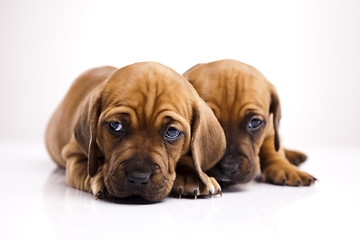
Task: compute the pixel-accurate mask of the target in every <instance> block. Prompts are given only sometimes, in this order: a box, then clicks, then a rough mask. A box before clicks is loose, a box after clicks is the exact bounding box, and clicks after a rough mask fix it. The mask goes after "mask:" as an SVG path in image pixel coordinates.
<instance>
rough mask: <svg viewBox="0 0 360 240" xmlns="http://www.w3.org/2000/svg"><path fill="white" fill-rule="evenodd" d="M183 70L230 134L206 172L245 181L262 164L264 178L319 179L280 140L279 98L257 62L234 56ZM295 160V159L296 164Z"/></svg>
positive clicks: (299, 182)
mask: <svg viewBox="0 0 360 240" xmlns="http://www.w3.org/2000/svg"><path fill="white" fill-rule="evenodd" d="M184 76H185V77H186V78H187V79H188V80H189V81H190V82H191V84H192V85H193V86H194V87H195V89H196V90H197V91H198V93H199V95H200V97H202V98H203V99H204V100H205V102H206V103H207V104H208V105H209V106H210V107H211V109H212V110H213V112H214V113H215V115H216V117H217V118H218V120H219V122H220V124H221V125H222V127H223V129H224V131H225V135H226V152H225V155H224V156H223V157H222V159H221V160H220V161H219V163H217V164H216V166H215V167H213V168H212V169H211V170H209V171H208V172H207V173H208V174H209V176H213V177H215V178H216V180H218V181H219V182H220V183H221V184H223V185H227V184H232V183H245V182H249V181H250V180H252V179H254V178H255V176H256V174H257V173H258V171H259V169H261V172H262V179H263V181H266V182H270V183H274V184H280V185H291V186H308V185H310V184H312V183H313V182H314V181H315V180H316V179H315V178H314V177H313V176H311V175H310V174H308V173H305V172H302V171H300V170H299V169H298V168H297V167H296V166H295V165H299V164H300V163H302V162H303V161H305V159H306V156H305V155H304V154H302V153H300V152H295V151H289V150H285V149H283V148H282V147H281V145H280V138H279V133H278V129H279V122H280V116H281V110H280V100H279V96H278V94H277V92H276V90H275V87H274V86H273V85H272V84H271V83H270V82H268V81H267V80H266V78H265V77H264V76H263V75H262V74H261V73H260V72H259V71H258V70H256V69H255V68H254V67H251V66H249V65H246V64H244V63H241V62H238V61H235V60H221V61H215V62H210V63H207V64H198V65H196V66H194V67H193V68H191V69H189V70H188V71H187V72H186V73H185V74H184ZM289 161H290V162H291V163H293V164H291V163H290V162H289Z"/></svg>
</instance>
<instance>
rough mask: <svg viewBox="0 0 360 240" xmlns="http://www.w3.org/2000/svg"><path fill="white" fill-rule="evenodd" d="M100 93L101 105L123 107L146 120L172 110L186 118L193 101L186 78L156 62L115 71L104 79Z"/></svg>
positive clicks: (188, 117)
mask: <svg viewBox="0 0 360 240" xmlns="http://www.w3.org/2000/svg"><path fill="white" fill-rule="evenodd" d="M190 87H191V86H190ZM103 96H104V99H103V105H104V107H106V108H109V107H119V106H126V107H128V108H129V109H133V110H134V112H136V113H137V115H138V117H139V118H140V119H144V120H146V121H148V122H149V121H150V122H151V121H153V120H154V119H155V117H156V116H158V115H159V114H161V113H162V112H167V113H171V112H172V113H174V114H175V115H177V116H182V117H183V118H185V119H188V120H189V119H191V114H192V103H193V101H194V96H193V92H192V91H191V89H189V83H188V82H187V81H186V79H184V78H183V77H182V76H181V75H179V74H177V73H176V72H175V71H173V70H171V69H169V68H166V67H163V66H162V65H156V64H146V66H136V67H131V68H125V69H120V70H119V71H118V72H115V73H114V74H113V75H112V76H111V77H110V79H109V80H108V82H107V84H106V86H105V89H104V94H103Z"/></svg>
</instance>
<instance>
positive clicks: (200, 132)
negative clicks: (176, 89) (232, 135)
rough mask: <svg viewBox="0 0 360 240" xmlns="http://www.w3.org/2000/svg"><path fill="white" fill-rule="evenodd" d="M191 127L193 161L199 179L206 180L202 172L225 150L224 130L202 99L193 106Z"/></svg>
mask: <svg viewBox="0 0 360 240" xmlns="http://www.w3.org/2000/svg"><path fill="white" fill-rule="evenodd" d="M191 127H192V128H191V154H192V159H193V163H194V166H195V170H196V172H197V173H198V175H199V176H200V178H201V180H203V181H204V182H206V181H207V180H206V178H207V176H206V175H205V173H204V172H205V171H206V170H209V169H210V168H211V167H213V166H214V165H215V164H216V163H217V162H218V161H219V160H220V158H221V157H222V156H223V154H224V152H225V148H226V140H225V134H224V130H223V129H222V127H221V125H220V123H219V121H218V120H217V118H216V116H215V115H214V113H213V111H212V110H211V109H210V107H209V106H208V105H207V104H206V103H205V102H204V101H203V100H202V99H200V100H199V101H198V104H197V105H195V106H194V108H193V118H192V126H191ZM204 175H205V176H204Z"/></svg>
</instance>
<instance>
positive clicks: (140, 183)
mask: <svg viewBox="0 0 360 240" xmlns="http://www.w3.org/2000/svg"><path fill="white" fill-rule="evenodd" d="M126 175H127V180H128V181H129V183H130V184H132V185H135V186H137V187H145V186H146V184H147V183H148V182H149V180H150V177H151V173H150V172H148V171H130V172H127V173H126Z"/></svg>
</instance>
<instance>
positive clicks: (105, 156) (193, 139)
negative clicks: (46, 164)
mask: <svg viewBox="0 0 360 240" xmlns="http://www.w3.org/2000/svg"><path fill="white" fill-rule="evenodd" d="M46 146H47V149H48V152H49V154H50V156H51V157H52V159H53V160H54V161H55V163H57V164H58V165H59V166H61V167H64V168H65V169H66V181H67V183H68V184H69V185H70V186H72V187H75V188H77V189H80V190H83V191H88V192H91V193H93V194H94V195H96V196H97V197H98V198H108V197H116V198H124V197H127V196H130V195H139V196H142V197H143V198H145V199H147V200H150V201H159V200H161V199H162V198H164V197H166V196H167V195H168V194H169V192H170V191H171V189H172V187H173V184H174V181H175V178H176V171H175V167H176V166H177V165H178V166H179V169H180V170H179V172H177V173H178V176H179V181H178V183H177V186H179V187H182V182H181V181H182V180H183V179H186V178H187V177H188V176H189V175H190V176H191V178H192V179H195V180H193V181H196V182H197V183H198V184H199V186H200V188H201V189H199V192H198V194H204V195H207V194H217V193H219V192H220V186H219V185H218V183H217V182H216V180H215V179H213V178H210V177H208V176H207V175H206V174H205V173H204V171H206V170H208V169H210V168H211V167H213V166H214V165H215V164H216V162H217V161H218V160H219V159H220V158H221V156H222V155H223V153H224V150H225V147H226V144H225V135H224V132H223V130H222V128H221V125H220V124H219V122H218V120H217V119H216V117H215V115H214V114H213V112H212V111H211V109H210V108H209V107H208V106H207V104H206V103H205V102H204V101H203V100H202V99H201V98H200V97H199V95H198V94H197V92H196V91H195V89H194V88H193V87H192V85H191V84H190V83H189V82H188V81H187V80H186V79H185V78H184V77H183V76H181V75H179V74H178V73H176V72H175V71H173V70H172V69H170V68H168V67H165V66H163V65H161V64H158V63H154V62H144V63H136V64H133V65H129V66H127V67H124V68H121V69H116V68H113V67H101V68H95V69H92V70H89V71H87V72H85V73H84V74H83V75H81V76H80V77H79V78H78V79H77V80H76V81H75V82H74V83H73V85H72V87H71V88H70V90H69V92H68V93H67V95H66V96H65V99H64V100H63V102H62V103H61V104H60V106H59V107H58V108H57V110H56V111H55V113H54V115H53V116H52V118H51V120H50V122H49V124H48V127H47V131H46ZM182 171H184V172H183V173H182ZM183 189H185V188H184V187H183ZM184 193H185V194H186V193H187V192H184Z"/></svg>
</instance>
